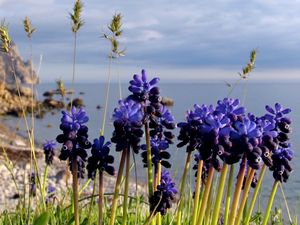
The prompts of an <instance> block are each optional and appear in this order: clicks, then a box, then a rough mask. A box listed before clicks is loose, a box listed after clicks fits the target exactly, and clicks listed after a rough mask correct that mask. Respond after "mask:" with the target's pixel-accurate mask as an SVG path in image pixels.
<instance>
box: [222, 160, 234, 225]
mask: <svg viewBox="0 0 300 225" xmlns="http://www.w3.org/2000/svg"><path fill="white" fill-rule="evenodd" d="M233 175H234V164H232V165H231V166H230V172H229V180H228V186H227V196H226V205H225V214H224V225H227V224H228V215H229V208H230V202H231V195H232V183H233Z"/></svg>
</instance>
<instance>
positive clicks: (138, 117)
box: [113, 99, 143, 123]
mask: <svg viewBox="0 0 300 225" xmlns="http://www.w3.org/2000/svg"><path fill="white" fill-rule="evenodd" d="M141 107H142V106H141V104H139V103H136V102H135V101H133V100H131V99H128V100H127V99H126V100H119V107H118V108H115V110H114V113H113V120H115V121H116V120H122V121H124V122H128V123H139V122H141V121H142V119H143V112H142V110H141Z"/></svg>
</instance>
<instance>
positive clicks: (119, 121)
mask: <svg viewBox="0 0 300 225" xmlns="http://www.w3.org/2000/svg"><path fill="white" fill-rule="evenodd" d="M142 119H143V111H142V108H141V104H140V103H136V102H134V101H133V100H131V99H125V100H120V101H119V107H118V108H115V110H114V113H113V120H114V127H115V130H114V132H113V136H112V138H111V141H112V142H113V143H116V151H123V150H124V149H127V148H129V147H130V146H131V147H132V150H133V151H134V152H135V153H138V151H139V149H140V146H139V142H140V139H141V137H142V136H143V134H144V132H143V130H142V129H141V128H142V125H143V123H142Z"/></svg>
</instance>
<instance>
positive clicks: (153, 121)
mask: <svg viewBox="0 0 300 225" xmlns="http://www.w3.org/2000/svg"><path fill="white" fill-rule="evenodd" d="M149 127H150V136H151V137H155V136H158V137H159V138H160V139H165V140H167V141H168V143H169V144H172V143H173V141H172V140H173V139H174V137H175V135H174V134H173V133H172V132H171V131H170V130H173V129H175V127H176V124H175V121H174V117H173V116H172V114H171V112H170V110H169V109H167V107H165V106H163V105H161V107H160V109H159V110H157V111H156V113H155V114H152V115H151V116H150V123H149Z"/></svg>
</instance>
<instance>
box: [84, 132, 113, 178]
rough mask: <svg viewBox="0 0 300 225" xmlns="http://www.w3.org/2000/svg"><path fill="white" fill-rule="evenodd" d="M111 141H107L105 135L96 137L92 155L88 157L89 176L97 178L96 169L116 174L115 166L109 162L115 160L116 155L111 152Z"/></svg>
mask: <svg viewBox="0 0 300 225" xmlns="http://www.w3.org/2000/svg"><path fill="white" fill-rule="evenodd" d="M110 146H111V143H110V142H106V143H105V138H104V136H100V137H99V139H95V140H94V143H93V145H92V150H91V153H92V155H91V157H89V158H88V165H87V170H88V177H89V178H91V179H95V176H96V171H97V170H99V171H105V172H107V173H108V174H110V175H114V173H115V168H114V167H113V166H111V165H109V164H112V163H113V162H114V157H113V156H112V155H110V154H109V152H110Z"/></svg>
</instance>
